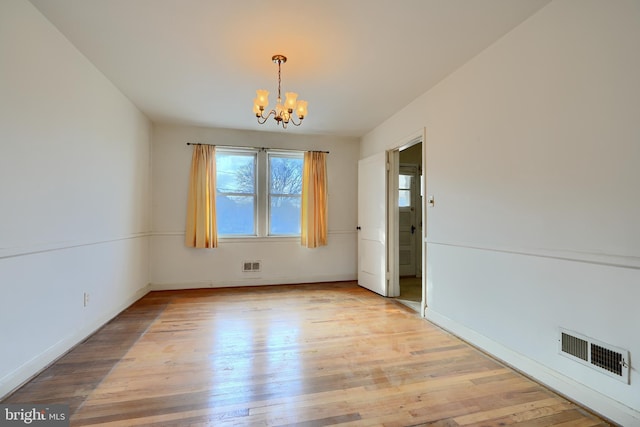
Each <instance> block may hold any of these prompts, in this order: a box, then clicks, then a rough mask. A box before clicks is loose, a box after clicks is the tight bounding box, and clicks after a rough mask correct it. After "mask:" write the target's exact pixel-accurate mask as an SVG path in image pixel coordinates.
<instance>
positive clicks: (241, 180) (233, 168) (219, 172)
mask: <svg viewBox="0 0 640 427" xmlns="http://www.w3.org/2000/svg"><path fill="white" fill-rule="evenodd" d="M255 159H256V156H255V154H253V153H248V154H244V153H225V152H218V153H216V189H217V190H218V193H220V192H222V193H246V194H253V193H255V188H256V173H255V172H256V161H255Z"/></svg>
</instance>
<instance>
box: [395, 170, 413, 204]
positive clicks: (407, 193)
mask: <svg viewBox="0 0 640 427" xmlns="http://www.w3.org/2000/svg"><path fill="white" fill-rule="evenodd" d="M412 184H413V176H412V175H403V174H400V180H399V182H398V206H399V207H401V208H406V207H410V206H411V187H412Z"/></svg>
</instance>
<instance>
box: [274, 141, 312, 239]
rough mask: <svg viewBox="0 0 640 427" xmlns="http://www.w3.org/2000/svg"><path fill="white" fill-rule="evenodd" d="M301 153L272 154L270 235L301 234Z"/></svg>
mask: <svg viewBox="0 0 640 427" xmlns="http://www.w3.org/2000/svg"><path fill="white" fill-rule="evenodd" d="M303 162H304V161H303V158H302V154H300V155H295V154H285V155H280V154H277V153H270V154H269V201H268V203H269V235H296V234H297V235H299V234H300V194H301V193H302V165H303Z"/></svg>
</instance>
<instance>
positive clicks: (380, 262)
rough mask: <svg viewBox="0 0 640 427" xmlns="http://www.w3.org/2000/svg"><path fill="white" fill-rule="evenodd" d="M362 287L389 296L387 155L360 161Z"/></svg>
mask: <svg viewBox="0 0 640 427" xmlns="http://www.w3.org/2000/svg"><path fill="white" fill-rule="evenodd" d="M358 284H359V285H360V286H362V287H364V288H367V289H369V290H371V291H373V292H376V293H378V294H380V295H382V296H388V286H387V153H386V152H382V153H379V154H374V155H373V156H370V157H367V158H365V159H362V160H360V161H358Z"/></svg>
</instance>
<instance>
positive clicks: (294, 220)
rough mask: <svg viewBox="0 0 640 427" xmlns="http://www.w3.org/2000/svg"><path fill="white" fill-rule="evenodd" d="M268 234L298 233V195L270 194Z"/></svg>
mask: <svg viewBox="0 0 640 427" xmlns="http://www.w3.org/2000/svg"><path fill="white" fill-rule="evenodd" d="M270 205H271V206H270V212H271V218H270V221H269V234H300V196H271V201H270Z"/></svg>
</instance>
